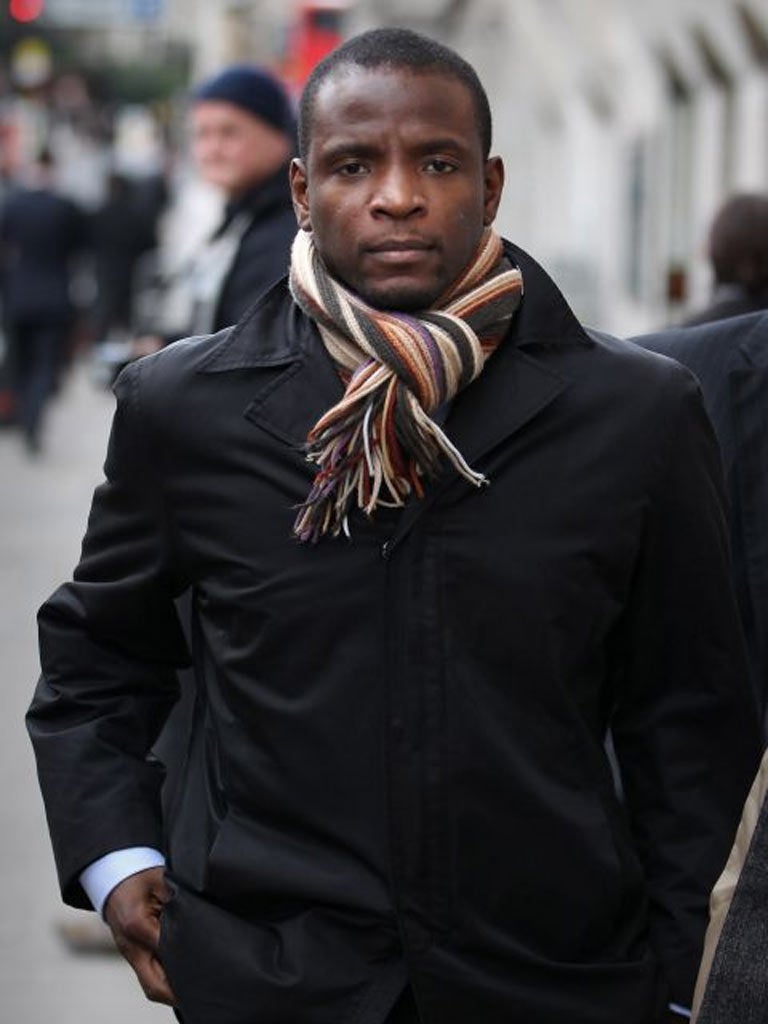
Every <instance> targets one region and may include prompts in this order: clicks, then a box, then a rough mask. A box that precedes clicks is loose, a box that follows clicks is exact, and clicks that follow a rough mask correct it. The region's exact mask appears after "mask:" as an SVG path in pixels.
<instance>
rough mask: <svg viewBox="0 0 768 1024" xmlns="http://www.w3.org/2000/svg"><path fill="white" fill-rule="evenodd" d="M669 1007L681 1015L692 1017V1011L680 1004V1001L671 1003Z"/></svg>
mask: <svg viewBox="0 0 768 1024" xmlns="http://www.w3.org/2000/svg"><path fill="white" fill-rule="evenodd" d="M669 1008H670V1010H671V1011H672V1013H676V1014H678V1016H680V1017H688V1018H690V1016H691V1011H690V1010H689V1009H688V1008H687V1007H686V1006H680V1004H679V1003H670V1004H669Z"/></svg>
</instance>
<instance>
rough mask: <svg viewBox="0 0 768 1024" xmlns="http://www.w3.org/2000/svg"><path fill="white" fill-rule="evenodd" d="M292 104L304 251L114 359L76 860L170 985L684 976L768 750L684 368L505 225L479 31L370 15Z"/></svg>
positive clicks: (529, 990) (515, 987)
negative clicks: (174, 330)
mask: <svg viewBox="0 0 768 1024" xmlns="http://www.w3.org/2000/svg"><path fill="white" fill-rule="evenodd" d="M300 120H301V129H300V138H301V145H300V148H301V159H299V160H296V161H295V162H294V163H293V164H292V169H291V182H292V193H293V201H294V204H295V208H296V211H297V216H298V221H299V227H300V230H299V232H298V234H297V236H296V239H295V242H294V246H293V250H292V256H291V264H290V274H289V277H288V279H287V280H282V281H281V282H280V283H279V284H278V285H277V286H275V287H274V288H272V289H271V290H270V291H269V292H268V293H267V294H266V295H264V296H262V298H261V300H260V301H259V302H258V303H257V304H256V306H255V307H253V308H252V310H251V312H250V313H249V314H248V315H247V316H245V317H243V318H242V319H241V320H240V321H239V323H238V325H237V326H236V327H234V328H231V329H228V330H225V331H222V332H219V333H218V334H216V335H213V336H210V335H208V336H205V337H202V338H197V339H192V340H189V341H185V342H183V343H180V344H177V345H170V346H168V347H167V348H166V349H164V350H163V351H161V352H158V353H156V354H155V355H153V356H150V357H148V358H145V359H141V360H138V361H137V362H136V363H134V364H133V365H132V366H129V367H128V368H127V369H126V370H125V371H124V372H123V374H122V375H121V376H120V378H119V380H118V382H117V386H116V391H117V396H118V407H117V411H116V415H115V421H114V429H113V432H112V436H111V443H110V448H109V453H108V456H107V461H106V474H107V480H106V482H105V483H104V484H103V485H102V486H101V487H100V488H99V489H98V491H97V493H96V495H95V499H94V505H93V508H92V511H91V516H90V519H89V527H88V532H87V536H86V538H85V541H84V545H83V552H82V559H81V561H80V564H79V567H78V569H77V571H76V574H75V579H74V580H73V581H72V582H70V583H68V584H65V585H64V586H63V587H61V588H60V589H59V590H57V592H56V593H55V594H54V595H53V596H52V597H51V599H50V600H49V601H48V602H47V603H46V604H45V606H44V607H43V608H42V609H41V612H40V616H39V624H40V634H41V651H42V666H43V675H42V678H41V680H40V682H39V684H38V689H37V691H36V695H35V698H34V701H33V703H32V706H31V709H30V712H29V718H28V724H29V729H30V733H31V736H32V739H33V741H34V744H35V749H36V753H37V758H38V765H39V777H40V781H41V784H42V787H43V791H44V794H45V800H46V807H47V812H48V821H49V826H50V831H51V836H52V840H53V844H54V849H55V852H56V858H57V864H58V870H59V877H60V881H61V887H62V891H63V895H64V898H65V899H66V900H68V901H69V902H71V903H74V904H75V905H78V906H81V907H86V906H89V905H92V906H94V907H96V908H97V909H99V910H103V913H104V915H105V917H106V919H107V921H108V922H109V924H110V927H111V928H112V930H113V932H114V934H115V936H116V941H117V943H118V945H119V947H120V949H121V951H122V953H123V954H124V955H125V956H126V958H127V959H128V960H129V962H130V963H131V965H132V966H133V968H134V970H135V971H136V973H137V975H138V977H139V980H140V982H141V984H142V986H143V988H144V991H145V992H146V993H147V995H148V996H149V997H150V998H151V999H154V1000H156V1001H159V1002H164V1003H168V1004H170V1005H174V1006H175V1007H176V1009H177V1012H178V1014H179V1015H180V1018H181V1019H183V1020H184V1021H185V1024H224V1022H226V1024H252V1022H254V1021H260V1020H263V1021H265V1022H267V1021H269V1022H277V1021H281V1022H292V1024H293V1022H297V1024H298V1022H302V1024H329V1022H333V1024H352V1022H353V1021H354V1022H358V1024H382V1022H384V1021H385V1020H386V1021H389V1022H394V1021H397V1022H398V1024H406V1022H421V1024H468V1022H472V1024H475V1022H478V1024H480V1022H482V1024H512V1022H525V1024H563V1022H564V1021H573V1022H576V1021H578V1022H579V1024H616V1022H621V1024H658V1022H660V1021H666V1020H667V1019H668V1018H669V1017H671V1016H675V1017H677V1016H678V1015H679V1014H680V1013H683V1014H684V1013H685V1006H680V1005H679V1004H681V1003H685V1002H687V1001H690V998H691V995H692V990H693V981H694V977H695V973H696V968H697V966H698V961H699V957H700V952H701V943H702V940H703V934H704V927H705V921H706V900H707V894H708V892H709V890H710V889H711V886H712V884H713V882H714V879H715V877H716V875H717V873H718V871H719V870H720V868H721V865H722V863H723V861H724V859H725V856H726V853H727V850H728V846H729V844H730V841H731V836H732V834H733V830H734V829H735V825H736V820H737V818H738V814H739V811H740V809H741V804H742V802H743V798H744V795H745V793H746V790H747V788H748V785H749V783H750V781H751V779H752V776H753V775H754V771H755V769H756V766H757V761H758V758H759V735H758V728H757V721H756V715H755V709H754V706H753V702H752V701H751V700H750V693H749V689H748V673H747V669H746V665H745V656H744V650H743V639H742V637H741V633H740V630H739V625H738V613H737V609H736V605H735V601H734V599H733V593H732V590H731V588H730V585H729V583H730V581H729V577H728V564H727V539H726V536H725V527H724V517H723V510H722V504H721V497H722V495H721V490H722V485H721V479H720V476H719V463H718V458H717V450H716V445H715V441H714V438H713V436H712V432H711V428H710V426H709V424H708V422H707V419H706V416H705V413H704V409H703V406H702V403H701V397H700V394H699V391H698V388H697V387H696V385H695V381H694V380H693V378H692V376H691V375H690V374H689V373H688V371H686V370H685V369H683V368H682V367H680V366H677V365H676V364H674V363H673V362H672V361H671V360H667V359H662V358H660V357H658V356H656V355H653V354H651V353H648V352H644V351H642V350H641V349H639V348H637V347H634V346H631V345H628V344H626V343H623V342H619V341H618V340H616V339H613V338H606V337H602V336H597V335H594V334H590V333H588V332H587V331H586V330H585V329H584V328H583V327H582V326H581V325H580V324H579V322H578V321H577V320H576V318H575V317H574V315H573V313H572V312H571V310H570V309H569V307H568V305H567V304H566V302H565V300H564V298H563V296H562V295H561V293H560V292H559V291H558V289H557V288H556V286H555V285H554V283H553V282H552V281H551V280H550V279H549V277H548V276H547V274H546V273H545V272H544V271H543V270H542V268H541V267H540V266H539V265H538V264H537V263H536V262H535V261H534V260H533V259H532V258H531V257H530V256H528V255H527V253H525V252H524V251H523V250H521V249H520V248H519V247H517V246H515V245H513V244H512V243H509V242H505V241H504V240H503V239H501V238H500V237H499V235H498V234H496V232H495V231H494V229H493V222H494V219H495V216H496V213H497V210H498V205H499V202H500V198H501V192H502V188H503V181H504V168H503V164H502V161H501V159H500V158H499V157H495V156H492V155H491V150H490V146H491V134H492V132H491V114H490V110H489V107H488V99H487V96H486V93H485V91H484V89H483V87H482V85H481V83H480V82H479V80H478V78H477V75H476V73H475V71H474V70H473V69H472V68H471V66H470V65H468V64H467V63H466V61H464V60H463V59H462V58H460V57H459V56H458V54H456V53H454V52H453V51H451V50H449V49H447V48H446V47H444V46H442V45H440V44H438V43H436V42H434V41H433V40H430V39H428V38H426V37H424V36H421V35H418V34H416V33H413V32H408V31H405V30H400V29H384V30H374V31H372V32H367V33H363V34H362V35H360V36H356V37H354V38H352V39H351V40H349V41H347V42H346V43H344V44H343V45H342V46H340V47H339V48H338V49H337V50H336V51H334V52H333V53H332V54H331V55H330V56H329V57H327V58H325V59H324V60H323V61H322V62H321V63H320V64H319V65H318V66H317V67H316V69H315V70H314V72H313V74H312V76H311V77H310V79H309V82H308V85H307V87H306V90H305V92H304V96H303V100H302V106H301V115H300ZM302 456H303V457H302ZM181 595H187V596H188V600H189V605H190V615H191V622H192V628H191V630H190V631H189V639H188V638H187V637H186V636H185V631H184V630H182V628H181V626H180V623H179V619H178V615H177V607H176V602H177V600H178V599H179V597H180V596H181ZM190 662H191V664H192V666H193V669H194V674H195V681H196V700H195V714H194V721H193V729H192V734H191V738H190V742H189V744H188V746H187V748H186V750H185V755H184V762H183V763H184V769H183V772H182V786H181V789H180V791H179V793H178V794H177V798H176V799H175V800H174V801H173V804H172V805H170V806H168V805H166V807H165V811H166V813H165V815H164V814H163V803H162V800H161V798H160V794H161V790H162V772H161V771H159V770H158V765H157V764H156V762H155V761H153V760H148V759H147V754H148V751H149V750H150V749H151V748H152V745H153V743H154V742H155V738H156V736H157V734H158V731H159V730H160V729H161V728H162V725H163V723H164V722H165V720H166V718H167V715H168V713H169V709H170V708H171V707H172V705H173V703H174V700H175V699H176V696H177V692H178V686H177V677H176V669H177V667H178V666H180V665H185V664H188V663H190ZM609 730H610V731H611V732H612V735H613V739H614V746H615V749H616V751H617V755H618V761H619V764H620V766H621V771H622V783H623V787H624V794H625V796H624V800H623V801H622V800H620V799H619V798H618V796H617V793H616V791H615V789H614V787H613V779H612V774H611V768H610V764H609V761H608V758H607V756H606V752H605V741H606V735H607V733H608V731H609Z"/></svg>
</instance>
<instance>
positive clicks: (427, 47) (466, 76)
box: [299, 28, 492, 160]
mask: <svg viewBox="0 0 768 1024" xmlns="http://www.w3.org/2000/svg"><path fill="white" fill-rule="evenodd" d="M350 65H353V66H356V67H361V68H382V67H384V68H393V69H394V68H404V69H408V70H410V71H413V72H415V73H417V74H424V73H429V72H436V73H438V74H441V75H445V76H447V77H448V78H454V79H456V80H457V81H459V82H461V83H462V84H463V85H465V86H466V88H467V90H468V91H469V94H470V96H471V98H472V102H473V104H474V106H475V112H476V114H477V129H478V134H479V136H480V144H481V146H482V150H483V158H484V159H486V160H487V159H488V155H489V153H490V151H491V132H492V126H491V107H490V104H489V102H488V96H487V94H486V92H485V89H484V88H483V86H482V83H481V82H480V79H479V78H478V76H477V72H476V71H475V69H474V68H473V67H472V65H471V64H469V63H467V61H465V60H464V58H463V57H460V56H459V55H458V53H456V52H455V51H454V50H451V49H450V48H449V47H447V46H443V44H442V43H438V42H437V41H436V40H434V39H430V38H429V37H428V36H424V35H421V34H420V33H418V32H413V31H411V29H405V28H375V29H371V30H370V31H368V32H361V33H360V35H356V36H353V37H352V38H351V39H348V40H347V41H346V42H345V43H342V44H341V46H339V47H338V48H337V49H335V50H332V51H331V53H329V54H328V55H327V56H326V57H325V58H324V59H323V60H321V61H320V63H319V64H317V65H316V66H315V68H314V69H313V71H312V73H311V74H310V76H309V78H308V79H307V83H306V85H305V86H304V91H303V93H302V95H301V100H300V102H299V154H300V156H301V158H302V159H303V160H304V159H306V157H307V156H308V155H309V148H310V145H311V142H312V120H313V117H314V113H315V102H316V100H317V94H318V92H319V90H320V87H321V86H322V84H323V82H325V81H326V80H327V79H328V78H330V77H331V76H332V75H333V74H334V73H335V72H336V71H337V70H338V69H339V68H342V67H346V66H350Z"/></svg>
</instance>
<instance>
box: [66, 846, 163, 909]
mask: <svg viewBox="0 0 768 1024" xmlns="http://www.w3.org/2000/svg"><path fill="white" fill-rule="evenodd" d="M164 866H165V857H163V855H162V853H160V852H159V850H153V849H152V848H151V847H150V846H130V847H128V848H127V849H125V850H115V851H113V852H112V853H107V854H105V855H104V856H103V857H99V859H98V860H95V861H93V863H92V864H89V865H88V867H87V868H86V869H85V871H83V872H81V874H80V884H81V885H82V887H83V889H85V893H86V895H87V897H88V899H89V900H90V901H91V903H92V904H93V909H94V910H95V911H96V912H97V913H98V914H99V915H100V916H101V917H103V916H104V914H103V911H104V904H105V903H106V902H107V896H109V894H110V893H111V892H112V890H113V889H114V888H115V886H116V885H119V884H120V883H121V882H122V881H124V880H125V879H126V878H129V877H130V876H131V875H135V874H137V873H138V872H139V871H146V869H147V868H157V867H164Z"/></svg>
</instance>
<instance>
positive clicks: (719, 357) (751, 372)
mask: <svg viewBox="0 0 768 1024" xmlns="http://www.w3.org/2000/svg"><path fill="white" fill-rule="evenodd" d="M632 340H633V341H635V342H637V344H639V345H642V346H643V347H644V348H647V349H650V350H653V351H654V352H661V353H663V354H665V355H668V356H672V358H673V359H676V360H678V361H679V362H681V363H683V364H684V365H685V366H687V367H688V368H689V369H690V370H692V371H693V372H694V373H695V374H696V376H697V378H698V379H699V382H700V383H701V388H702V391H703V393H704V402H705V404H706V407H707V412H708V413H709V415H710V418H711V420H712V423H713V425H714V428H715V432H716V434H717V437H718V441H719V442H720V449H721V452H722V457H723V463H724V469H725V478H726V483H727V491H728V497H729V500H730V511H731V516H730V520H731V544H732V549H733V568H734V576H735V581H736V592H737V597H738V600H739V607H740V609H741V616H742V621H743V623H744V631H745V634H746V638H747V644H748V649H749V655H750V664H751V670H752V678H753V683H754V687H755V692H756V693H757V696H758V700H759V702H760V707H761V711H762V714H763V717H765V715H766V708H767V706H768V312H763V313H753V314H751V315H748V316H740V317H735V318H733V319H728V320H720V321H717V322H714V323H710V324H705V325H702V326H700V327H695V328H678V329H672V330H666V331H661V332H660V333H658V334H650V335H647V336H645V337H639V338H633V339H632Z"/></svg>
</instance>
